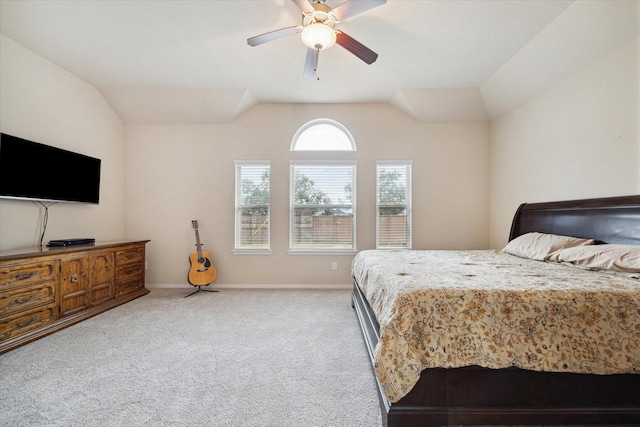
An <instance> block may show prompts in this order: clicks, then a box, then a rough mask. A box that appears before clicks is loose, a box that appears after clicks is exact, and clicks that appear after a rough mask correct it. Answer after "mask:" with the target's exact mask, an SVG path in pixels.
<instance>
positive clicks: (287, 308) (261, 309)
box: [0, 289, 381, 427]
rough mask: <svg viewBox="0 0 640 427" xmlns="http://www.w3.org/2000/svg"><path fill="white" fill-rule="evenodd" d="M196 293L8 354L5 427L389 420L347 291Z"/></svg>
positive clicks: (1, 404) (0, 358) (157, 293)
mask: <svg viewBox="0 0 640 427" xmlns="http://www.w3.org/2000/svg"><path fill="white" fill-rule="evenodd" d="M188 292H189V290H188V289H153V290H152V291H151V293H150V294H149V295H147V296H144V297H142V298H139V299H137V300H135V301H132V302H130V303H128V304H125V305H123V306H120V307H117V308H115V309H113V310H110V311H108V312H106V313H103V314H100V315H98V316H96V317H94V318H91V319H89V320H87V321H84V322H82V323H79V324H77V325H74V326H72V327H70V328H67V329H65V330H63V331H60V332H58V333H55V334H53V335H50V336H48V337H45V338H43V339H40V340H38V341H35V342H33V343H30V344H28V345H26V346H23V347H20V348H18V349H16V350H13V351H11V352H9V353H6V354H4V355H0V372H1V373H2V381H1V382H0V425H2V426H83V427H89V426H189V427H194V426H282V427H286V426H296V427H299V426H366V427H375V426H379V425H380V424H381V421H380V418H381V417H380V409H379V403H378V397H377V394H376V385H375V381H374V377H373V373H372V370H371V367H370V364H369V361H368V356H367V352H366V350H365V348H364V343H363V338H362V335H361V332H360V330H359V326H358V322H357V320H356V315H355V313H354V311H353V309H352V308H351V304H350V292H349V291H348V290H289V289H284V290H273V289H269V290H255V289H252V290H249V289H223V290H221V292H219V293H208V292H207V293H205V292H200V293H198V294H196V295H193V296H191V297H189V298H183V296H184V295H186V294H187V293H188Z"/></svg>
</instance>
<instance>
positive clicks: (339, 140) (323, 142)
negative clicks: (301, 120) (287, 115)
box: [291, 119, 356, 151]
mask: <svg viewBox="0 0 640 427" xmlns="http://www.w3.org/2000/svg"><path fill="white" fill-rule="evenodd" d="M291 151H356V143H355V141H354V140H353V136H351V133H350V132H349V130H348V129H347V128H346V127H344V126H343V125H342V124H340V123H338V122H336V121H335V120H330V119H315V120H311V121H310V122H307V123H305V124H304V125H302V127H300V129H298V131H297V132H296V134H295V135H294V136H293V141H292V142H291Z"/></svg>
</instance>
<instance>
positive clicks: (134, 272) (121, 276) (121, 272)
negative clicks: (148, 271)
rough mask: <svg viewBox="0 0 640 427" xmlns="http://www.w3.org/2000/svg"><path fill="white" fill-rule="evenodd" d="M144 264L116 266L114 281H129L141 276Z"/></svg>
mask: <svg viewBox="0 0 640 427" xmlns="http://www.w3.org/2000/svg"><path fill="white" fill-rule="evenodd" d="M143 273H144V266H143V265H142V264H131V265H123V266H120V267H117V268H116V283H119V282H126V281H130V280H131V279H133V278H137V277H139V276H142V275H143Z"/></svg>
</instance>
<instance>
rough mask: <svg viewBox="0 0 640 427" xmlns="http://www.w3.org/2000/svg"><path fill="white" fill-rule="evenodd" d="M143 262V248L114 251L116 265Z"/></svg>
mask: <svg viewBox="0 0 640 427" xmlns="http://www.w3.org/2000/svg"><path fill="white" fill-rule="evenodd" d="M143 261H144V246H143V247H141V248H133V249H123V250H120V251H116V265H122V264H130V263H135V262H143Z"/></svg>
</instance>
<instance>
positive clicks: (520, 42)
mask: <svg viewBox="0 0 640 427" xmlns="http://www.w3.org/2000/svg"><path fill="white" fill-rule="evenodd" d="M343 1H344V0H326V4H327V5H329V6H331V7H336V6H338V5H340V4H341V3H343ZM351 1H353V2H358V1H363V0H351ZM638 6H639V2H638V1H636V0H630V1H614V0H602V1H596V0H589V1H585V0H578V1H569V0H537V1H531V0H522V1H520V0H485V1H477V0H472V1H462V0H460V1H452V0H441V1H440V0H388V1H387V2H386V4H384V5H382V6H379V7H376V8H374V9H371V10H369V11H367V12H364V13H361V14H359V15H357V16H353V17H351V18H349V19H346V20H344V21H343V22H341V23H340V24H339V29H340V30H342V31H344V32H345V33H347V34H349V35H350V36H351V37H353V38H355V39H357V40H358V41H360V42H361V43H363V44H364V45H366V46H367V47H369V48H370V49H372V50H373V51H375V52H376V53H378V55H379V57H378V60H377V61H376V62H374V63H373V64H372V65H367V64H365V63H364V62H362V61H361V60H359V59H358V58H357V57H355V56H354V55H352V54H351V53H349V52H348V51H346V50H345V49H343V48H342V47H340V46H338V45H336V46H334V47H331V48H330V49H327V50H325V51H322V52H321V53H320V62H319V74H318V76H319V80H316V79H306V78H304V77H303V75H302V73H303V66H304V62H305V54H306V47H305V46H304V45H303V43H302V41H301V40H300V36H299V35H293V36H289V37H286V38H282V39H279V40H275V41H272V42H269V43H267V44H263V45H260V46H256V47H251V46H249V45H248V44H247V38H249V37H252V36H255V35H258V34H262V33H266V32H268V31H272V30H276V29H279V28H283V27H288V26H292V25H299V24H300V23H301V12H300V10H299V9H298V8H297V7H296V5H295V3H294V2H293V1H291V0H269V1H268V0H210V1H205V0H200V1H187V0H183V1H170V0H161V1H153V0H128V1H110V0H77V1H75V0H62V1H59V0H46V1H44V0H43V1H37V0H29V1H24V0H23V1H17V0H0V33H2V34H4V35H5V36H6V37H8V38H10V39H12V40H13V41H15V42H17V43H19V44H21V45H23V46H24V47H26V48H27V49H30V50H32V51H33V52H35V53H36V54H38V55H40V56H42V57H44V58H46V59H48V60H50V61H51V62H53V63H55V64H57V65H59V66H60V67H62V68H64V69H65V70H67V71H69V72H70V73H72V74H74V75H76V76H78V77H79V78H81V79H83V80H85V81H87V82H88V83H90V84H91V85H93V86H95V87H96V88H97V89H98V90H99V91H100V92H101V93H102V94H103V96H104V97H105V98H106V100H107V101H108V102H109V103H110V104H111V106H112V107H113V109H114V110H115V111H116V113H117V114H118V115H119V116H120V117H121V118H122V120H123V121H124V122H125V123H225V122H229V121H231V120H233V119H234V118H235V117H237V116H238V115H239V114H242V113H243V112H244V111H246V110H247V109H249V108H251V107H252V106H253V105H255V104H257V103H391V104H393V105H395V106H397V107H398V108H400V109H402V110H403V111H405V112H406V113H407V114H409V115H411V116H413V117H414V118H416V119H417V120H420V121H434V122H452V121H454V122H483V121H488V120H491V119H493V118H496V117H499V116H500V115H502V114H504V113H505V112H507V111H509V110H510V109H512V108H514V107H515V106H517V105H519V104H520V103H522V102H524V101H526V100H528V99H531V98H533V97H535V96H536V95H538V94H539V93H541V92H542V91H544V90H546V89H548V88H549V87H551V86H553V85H554V84H556V83H558V82H559V81H561V80H562V79H564V78H566V77H568V76H570V75H572V74H574V73H575V72H577V71H578V70H580V69H581V68H583V67H584V66H586V65H588V64H590V63H592V62H594V61H596V60H597V59H599V58H601V57H603V56H605V55H606V54H608V53H610V52H612V51H613V50H615V49H616V48H618V47H620V46H622V45H623V44H625V43H627V42H629V41H631V40H633V39H635V38H637V37H638V28H639V27H640V25H639V19H640V14H639V7H638Z"/></svg>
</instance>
